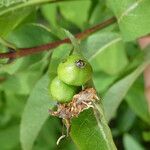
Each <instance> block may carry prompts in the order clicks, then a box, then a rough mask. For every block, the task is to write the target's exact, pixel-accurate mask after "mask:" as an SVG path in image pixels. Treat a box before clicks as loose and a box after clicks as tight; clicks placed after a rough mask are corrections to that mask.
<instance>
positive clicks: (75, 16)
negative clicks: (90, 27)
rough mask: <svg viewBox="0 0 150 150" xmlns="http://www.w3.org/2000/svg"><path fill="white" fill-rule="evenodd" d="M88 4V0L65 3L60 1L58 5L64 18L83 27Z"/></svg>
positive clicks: (89, 2)
mask: <svg viewBox="0 0 150 150" xmlns="http://www.w3.org/2000/svg"><path fill="white" fill-rule="evenodd" d="M90 4H91V1H90V0H80V1H70V2H69V1H68V2H67V3H60V4H59V7H60V11H61V13H62V15H63V16H64V17H65V18H66V19H68V20H69V21H71V22H72V23H74V24H76V25H77V26H79V27H80V28H83V27H84V24H85V23H86V21H87V19H88V11H89V8H90ZM81 14H82V15H81ZM79 16H80V17H79Z"/></svg>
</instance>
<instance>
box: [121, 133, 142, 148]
mask: <svg viewBox="0 0 150 150" xmlns="http://www.w3.org/2000/svg"><path fill="white" fill-rule="evenodd" d="M123 144H124V147H125V150H144V148H143V147H142V145H140V143H138V142H137V141H136V140H135V139H134V138H133V137H132V136H131V135H129V134H125V135H124V137H123Z"/></svg>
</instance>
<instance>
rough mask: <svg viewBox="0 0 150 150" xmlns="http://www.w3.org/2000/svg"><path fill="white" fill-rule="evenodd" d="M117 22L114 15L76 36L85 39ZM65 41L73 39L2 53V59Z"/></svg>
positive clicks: (21, 55) (47, 48)
mask: <svg viewBox="0 0 150 150" xmlns="http://www.w3.org/2000/svg"><path fill="white" fill-rule="evenodd" d="M115 22H116V18H115V17H112V18H110V19H108V20H106V21H104V22H102V23H100V24H98V25H96V26H94V27H92V28H89V29H87V30H85V31H83V32H81V33H78V34H76V35H75V37H76V38H78V39H80V40H83V39H85V38H86V37H88V36H89V35H91V34H92V33H94V32H96V31H98V30H101V29H103V28H105V27H107V26H109V25H111V24H113V23H115ZM64 43H71V41H70V39H69V38H65V39H63V40H59V41H55V42H52V43H48V44H44V45H40V46H37V47H31V48H20V49H18V50H17V51H13V52H6V53H0V59H4V58H12V59H14V58H19V57H24V56H27V55H31V54H35V53H38V52H42V51H45V50H50V49H52V48H55V47H57V46H59V45H61V44H64Z"/></svg>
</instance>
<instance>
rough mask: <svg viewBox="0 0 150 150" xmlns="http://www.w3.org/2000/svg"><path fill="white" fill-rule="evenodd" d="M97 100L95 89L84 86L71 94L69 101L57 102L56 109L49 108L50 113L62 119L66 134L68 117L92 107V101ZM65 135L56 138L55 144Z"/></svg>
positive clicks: (75, 115)
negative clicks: (84, 87)
mask: <svg viewBox="0 0 150 150" xmlns="http://www.w3.org/2000/svg"><path fill="white" fill-rule="evenodd" d="M96 100H98V96H97V94H96V90H95V89H94V88H86V89H84V90H82V91H81V92H79V93H78V94H76V95H74V96H73V99H72V101H71V102H70V103H64V104H58V105H57V110H56V111H53V110H49V112H50V115H52V116H57V117H59V118H62V119H63V123H64V124H65V126H66V130H67V136H68V135H69V132H70V126H71V125H70V119H71V118H73V117H78V115H79V114H80V113H81V112H82V111H84V110H85V109H88V108H91V107H92V108H94V105H93V103H94V102H95V101H96ZM64 137H65V135H62V136H61V137H60V138H59V139H58V140H57V145H58V144H59V142H60V141H61V139H63V138H64Z"/></svg>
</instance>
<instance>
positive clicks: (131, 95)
mask: <svg viewBox="0 0 150 150" xmlns="http://www.w3.org/2000/svg"><path fill="white" fill-rule="evenodd" d="M138 81H140V79H139V80H138ZM138 81H137V82H136V83H135V84H134V85H133V86H132V88H131V89H130V91H129V92H128V94H127V95H126V98H125V99H126V101H127V103H128V105H129V107H130V108H131V109H132V110H133V112H134V113H135V114H136V115H137V116H139V117H140V118H141V119H142V120H143V121H145V122H147V123H148V124H150V114H149V112H148V105H147V102H146V98H145V95H144V87H142V86H141V82H138ZM143 85H144V83H143Z"/></svg>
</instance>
